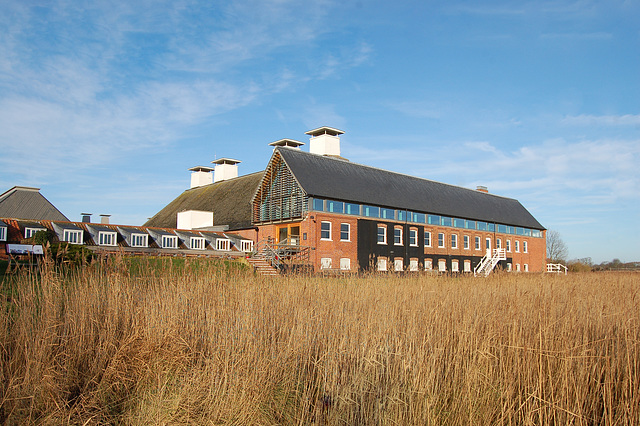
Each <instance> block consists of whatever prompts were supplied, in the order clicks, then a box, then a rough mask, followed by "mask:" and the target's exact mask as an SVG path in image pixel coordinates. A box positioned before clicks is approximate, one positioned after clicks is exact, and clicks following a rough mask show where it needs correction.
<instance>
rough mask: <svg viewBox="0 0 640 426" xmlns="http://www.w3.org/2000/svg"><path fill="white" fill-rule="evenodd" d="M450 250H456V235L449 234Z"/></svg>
mask: <svg viewBox="0 0 640 426" xmlns="http://www.w3.org/2000/svg"><path fill="white" fill-rule="evenodd" d="M451 248H452V249H457V248H458V235H457V234H451Z"/></svg>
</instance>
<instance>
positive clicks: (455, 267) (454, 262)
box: [451, 259, 460, 272]
mask: <svg viewBox="0 0 640 426" xmlns="http://www.w3.org/2000/svg"><path fill="white" fill-rule="evenodd" d="M451 272H460V261H459V260H458V259H451Z"/></svg>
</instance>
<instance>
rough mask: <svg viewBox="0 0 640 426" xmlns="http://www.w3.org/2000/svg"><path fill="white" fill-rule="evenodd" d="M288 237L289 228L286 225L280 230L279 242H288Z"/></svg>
mask: <svg viewBox="0 0 640 426" xmlns="http://www.w3.org/2000/svg"><path fill="white" fill-rule="evenodd" d="M287 238H289V231H288V228H287V227H286V226H285V227H283V228H280V229H279V230H278V244H287Z"/></svg>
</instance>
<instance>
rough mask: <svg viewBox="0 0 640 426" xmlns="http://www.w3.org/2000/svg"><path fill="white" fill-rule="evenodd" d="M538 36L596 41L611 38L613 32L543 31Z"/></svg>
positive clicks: (549, 38) (552, 38)
mask: <svg viewBox="0 0 640 426" xmlns="http://www.w3.org/2000/svg"><path fill="white" fill-rule="evenodd" d="M540 38H541V39H543V40H553V41H557V40H565V41H597V40H611V39H612V38H613V34H611V33H607V32H603V31H598V32H586V33H585V32H581V33H578V32H572V33H543V34H540Z"/></svg>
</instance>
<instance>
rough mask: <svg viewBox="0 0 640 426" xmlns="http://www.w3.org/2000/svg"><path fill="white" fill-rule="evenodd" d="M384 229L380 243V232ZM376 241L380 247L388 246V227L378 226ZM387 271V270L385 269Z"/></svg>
mask: <svg viewBox="0 0 640 426" xmlns="http://www.w3.org/2000/svg"><path fill="white" fill-rule="evenodd" d="M381 229H382V241H380V235H381V234H380V230H381ZM376 232H377V234H376V241H378V244H380V245H386V244H387V227H386V226H384V225H378V230H377V231H376ZM385 270H386V269H385Z"/></svg>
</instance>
